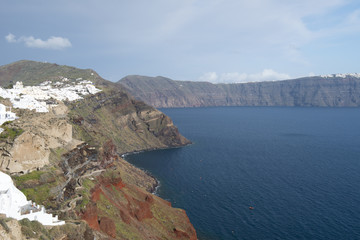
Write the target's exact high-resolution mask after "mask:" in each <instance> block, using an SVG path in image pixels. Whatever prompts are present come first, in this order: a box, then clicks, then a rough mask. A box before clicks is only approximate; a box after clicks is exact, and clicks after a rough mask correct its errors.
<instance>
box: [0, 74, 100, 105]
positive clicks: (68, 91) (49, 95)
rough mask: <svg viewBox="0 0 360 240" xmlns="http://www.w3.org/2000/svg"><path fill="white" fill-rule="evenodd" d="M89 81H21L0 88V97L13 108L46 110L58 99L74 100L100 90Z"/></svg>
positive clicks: (65, 79) (64, 79)
mask: <svg viewBox="0 0 360 240" xmlns="http://www.w3.org/2000/svg"><path fill="white" fill-rule="evenodd" d="M100 91H101V90H100V89H97V88H96V87H95V86H94V85H93V83H92V82H91V81H88V80H82V79H81V78H80V79H77V81H75V82H70V81H69V79H67V78H62V80H61V81H58V82H55V83H53V82H51V81H46V82H43V83H41V84H40V86H26V87H24V86H23V83H22V82H16V84H15V85H14V86H13V88H12V89H3V88H0V97H3V98H8V99H10V101H11V103H12V105H13V107H14V108H22V109H30V110H33V109H35V110H36V112H48V111H49V109H50V108H51V107H53V106H55V105H56V104H55V102H54V101H52V100H59V101H64V100H67V101H75V100H78V99H82V98H83V96H85V95H88V94H95V93H98V92H100Z"/></svg>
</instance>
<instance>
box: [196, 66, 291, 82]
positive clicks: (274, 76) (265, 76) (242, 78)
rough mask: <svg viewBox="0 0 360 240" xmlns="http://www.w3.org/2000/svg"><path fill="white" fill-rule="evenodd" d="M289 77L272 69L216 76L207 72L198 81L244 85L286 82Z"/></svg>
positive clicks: (214, 73)
mask: <svg viewBox="0 0 360 240" xmlns="http://www.w3.org/2000/svg"><path fill="white" fill-rule="evenodd" d="M290 78H291V77H290V76H289V75H288V74H286V73H278V72H276V71H274V70H272V69H264V70H263V71H262V72H260V73H253V74H247V73H238V72H232V73H222V74H220V75H218V74H217V73H216V72H208V73H205V74H204V75H202V76H201V77H200V78H199V81H206V82H212V83H246V82H263V81H276V80H286V79H290Z"/></svg>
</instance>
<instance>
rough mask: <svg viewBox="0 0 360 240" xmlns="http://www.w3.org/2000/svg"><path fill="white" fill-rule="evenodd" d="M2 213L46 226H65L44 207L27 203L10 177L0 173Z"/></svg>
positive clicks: (0, 208) (0, 211) (0, 210)
mask: <svg viewBox="0 0 360 240" xmlns="http://www.w3.org/2000/svg"><path fill="white" fill-rule="evenodd" d="M0 213H2V214H5V215H6V217H9V218H14V219H16V220H21V219H24V218H27V219H29V220H30V221H34V220H36V221H38V222H40V223H41V224H43V225H45V226H56V225H63V224H65V222H64V221H59V220H58V217H57V216H55V217H53V216H52V214H48V213H46V212H45V208H44V207H43V206H39V205H36V204H34V203H32V202H31V201H27V199H26V196H25V195H24V194H23V193H22V192H21V191H20V190H19V189H17V188H16V187H15V186H14V183H13V181H12V179H11V177H10V176H8V175H7V174H5V173H3V172H1V171H0Z"/></svg>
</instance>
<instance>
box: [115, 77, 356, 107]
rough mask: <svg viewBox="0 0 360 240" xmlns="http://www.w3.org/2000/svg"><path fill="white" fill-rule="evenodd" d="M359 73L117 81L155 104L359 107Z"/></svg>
mask: <svg viewBox="0 0 360 240" xmlns="http://www.w3.org/2000/svg"><path fill="white" fill-rule="evenodd" d="M359 77H360V75H359V74H331V75H324V76H314V77H303V78H297V79H289V80H282V81H271V82H270V81H268V82H249V83H231V84H225V83H219V84H213V83H210V82H191V81H176V80H172V79H170V78H165V77H146V76H137V75H130V76H126V77H124V78H122V79H121V80H119V81H118V82H117V84H120V85H122V86H124V88H126V89H127V90H128V91H129V92H130V93H131V94H132V95H133V96H135V98H137V99H139V100H142V101H144V102H146V103H148V104H149V105H151V106H154V107H157V108H168V107H208V106H299V107H359V106H360V78H359Z"/></svg>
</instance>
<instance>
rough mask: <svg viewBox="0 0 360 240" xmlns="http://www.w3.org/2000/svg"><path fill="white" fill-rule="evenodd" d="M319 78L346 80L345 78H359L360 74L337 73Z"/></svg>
mask: <svg viewBox="0 0 360 240" xmlns="http://www.w3.org/2000/svg"><path fill="white" fill-rule="evenodd" d="M320 77H323V78H334V77H340V78H346V77H355V78H360V73H345V74H343V73H337V74H327V75H320Z"/></svg>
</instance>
